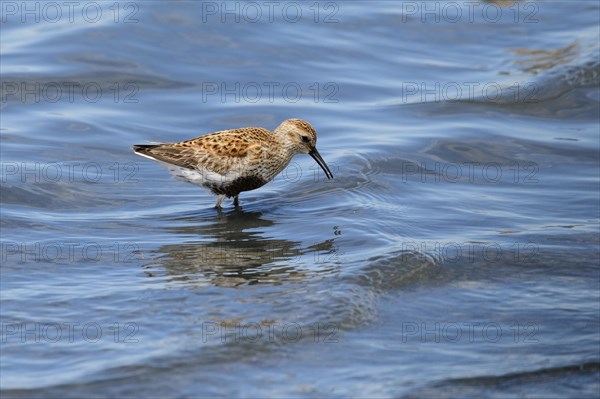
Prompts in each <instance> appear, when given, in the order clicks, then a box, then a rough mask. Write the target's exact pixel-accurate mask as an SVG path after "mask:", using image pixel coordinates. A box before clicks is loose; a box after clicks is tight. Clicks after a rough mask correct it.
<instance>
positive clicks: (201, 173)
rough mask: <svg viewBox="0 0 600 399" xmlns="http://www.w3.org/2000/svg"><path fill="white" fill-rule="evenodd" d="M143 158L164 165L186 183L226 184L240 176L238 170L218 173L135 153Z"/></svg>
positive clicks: (200, 184) (174, 175) (201, 184)
mask: <svg viewBox="0 0 600 399" xmlns="http://www.w3.org/2000/svg"><path fill="white" fill-rule="evenodd" d="M137 155H140V156H142V157H144V158H148V159H152V160H153V161H156V162H158V163H159V164H160V165H162V166H163V167H165V168H166V169H167V170H168V171H169V173H171V175H173V177H175V178H176V179H178V180H183V181H186V182H188V183H192V184H196V185H198V186H205V185H217V186H220V185H227V184H229V183H231V182H233V181H234V180H235V179H237V178H238V177H240V176H241V173H240V172H238V171H233V172H229V173H226V174H224V175H223V174H220V173H217V172H213V171H211V170H208V169H204V168H198V169H189V168H184V167H181V166H177V165H173V164H170V163H167V162H164V161H161V160H158V159H156V158H153V157H151V156H149V155H146V154H140V153H137Z"/></svg>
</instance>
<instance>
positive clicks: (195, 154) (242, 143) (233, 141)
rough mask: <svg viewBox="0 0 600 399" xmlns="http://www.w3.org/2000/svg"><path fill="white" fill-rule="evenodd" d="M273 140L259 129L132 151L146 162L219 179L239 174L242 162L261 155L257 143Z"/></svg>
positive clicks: (139, 147)
mask: <svg viewBox="0 0 600 399" xmlns="http://www.w3.org/2000/svg"><path fill="white" fill-rule="evenodd" d="M265 140H273V134H272V133H271V132H269V131H268V130H267V129H262V128H241V129H232V130H223V131H220V132H215V133H211V134H207V135H204V136H199V137H196V138H193V139H190V140H186V141H181V142H179V143H165V144H158V145H136V146H134V151H135V152H136V153H137V154H139V155H141V156H145V157H147V158H151V159H154V160H157V161H160V162H164V163H167V164H171V165H176V166H179V167H182V168H187V169H195V170H206V171H208V172H213V173H218V174H220V175H227V174H231V173H234V174H239V173H241V172H242V171H241V170H240V168H242V167H243V165H244V164H245V162H244V160H245V159H244V158H246V157H251V158H254V157H256V156H257V155H258V154H260V153H261V146H260V144H259V143H261V142H263V141H265Z"/></svg>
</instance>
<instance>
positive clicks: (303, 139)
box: [302, 136, 310, 143]
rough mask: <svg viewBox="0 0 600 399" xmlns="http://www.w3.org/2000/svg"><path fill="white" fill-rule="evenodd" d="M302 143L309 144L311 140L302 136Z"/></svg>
mask: <svg viewBox="0 0 600 399" xmlns="http://www.w3.org/2000/svg"><path fill="white" fill-rule="evenodd" d="M302 141H304V142H305V143H308V142H309V141H310V140H309V139H308V136H302Z"/></svg>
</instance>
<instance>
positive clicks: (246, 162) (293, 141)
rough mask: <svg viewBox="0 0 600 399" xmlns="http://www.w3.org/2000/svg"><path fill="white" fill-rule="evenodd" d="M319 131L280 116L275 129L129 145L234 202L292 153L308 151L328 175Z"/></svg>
mask: <svg viewBox="0 0 600 399" xmlns="http://www.w3.org/2000/svg"><path fill="white" fill-rule="evenodd" d="M316 144H317V133H316V132H315V129H314V128H313V127H312V126H311V125H310V123H308V122H306V121H305V120H302V119H288V120H286V121H283V123H281V125H279V126H278V127H277V128H276V129H275V131H274V132H270V131H268V130H267V129H263V128H260V127H245V128H240V129H232V130H223V131H219V132H215V133H211V134H207V135H205V136H200V137H196V138H193V139H190V140H186V141H181V142H179V143H162V144H155V145H134V146H133V151H134V152H135V153H136V154H138V155H141V156H143V157H146V158H150V159H153V160H155V161H158V162H159V163H160V164H162V165H163V166H165V167H166V168H167V169H168V170H169V172H171V174H173V175H174V176H175V177H177V178H179V179H181V180H184V181H187V182H190V183H193V184H196V185H199V186H201V187H204V188H206V189H208V190H210V191H211V192H212V193H213V194H215V195H216V196H217V203H216V205H215V207H216V208H220V207H221V204H222V203H223V200H224V199H225V197H227V198H231V197H233V198H234V200H233V204H234V205H235V206H238V204H239V194H240V193H241V192H242V191H249V190H254V189H257V188H259V187H261V186H263V185H264V184H266V183H268V182H269V181H271V180H273V178H274V177H275V176H277V174H279V172H281V171H282V170H283V169H284V168H285V167H286V166H287V165H288V164H289V163H290V161H291V159H292V158H293V157H294V155H296V154H309V155H310V156H311V157H313V158H314V160H315V161H316V162H317V163H318V164H319V166H320V167H321V168H322V169H323V171H324V172H325V175H326V176H327V178H329V179H332V178H333V175H332V174H331V171H330V170H329V168H328V167H327V164H325V161H323V158H321V155H319V152H318V151H317V147H316Z"/></svg>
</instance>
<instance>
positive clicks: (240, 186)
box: [205, 176, 266, 197]
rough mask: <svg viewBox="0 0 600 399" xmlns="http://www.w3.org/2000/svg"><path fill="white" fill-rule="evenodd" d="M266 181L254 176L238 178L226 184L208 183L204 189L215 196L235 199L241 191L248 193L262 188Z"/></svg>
mask: <svg viewBox="0 0 600 399" xmlns="http://www.w3.org/2000/svg"><path fill="white" fill-rule="evenodd" d="M265 183H266V180H263V179H261V178H260V177H256V176H246V177H239V178H237V179H235V180H233V181H232V182H230V183H227V184H215V183H208V184H205V187H206V188H208V189H209V190H211V191H212V192H213V193H215V194H216V195H225V196H227V197H235V196H236V195H238V194H239V193H240V192H242V191H250V190H254V189H256V188H259V187H261V186H263V185H264V184H265Z"/></svg>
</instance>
